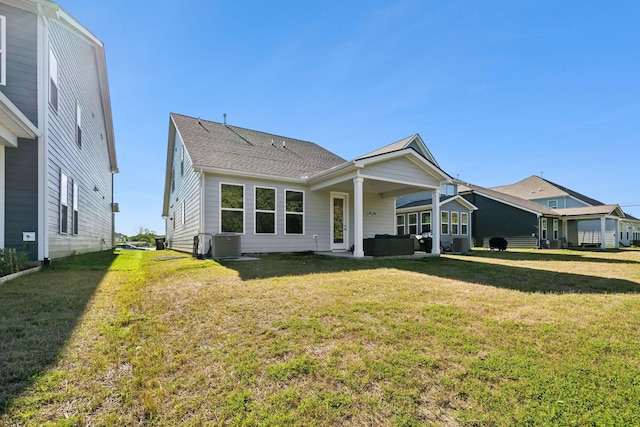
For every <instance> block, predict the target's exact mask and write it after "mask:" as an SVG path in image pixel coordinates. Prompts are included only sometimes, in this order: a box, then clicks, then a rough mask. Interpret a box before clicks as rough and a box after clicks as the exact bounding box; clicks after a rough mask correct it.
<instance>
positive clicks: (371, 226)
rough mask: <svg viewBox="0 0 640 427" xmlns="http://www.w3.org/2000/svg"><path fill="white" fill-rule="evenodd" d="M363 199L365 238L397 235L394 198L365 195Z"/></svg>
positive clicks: (372, 194) (371, 194)
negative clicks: (377, 235) (379, 235)
mask: <svg viewBox="0 0 640 427" xmlns="http://www.w3.org/2000/svg"><path fill="white" fill-rule="evenodd" d="M363 199H364V200H363V203H364V207H363V224H362V228H363V233H362V235H363V237H364V238H365V239H366V238H368V237H374V236H375V235H376V234H396V232H395V222H394V221H395V200H394V198H393V197H386V198H382V197H380V195H379V194H374V193H365V194H364V197H363ZM352 241H353V240H352Z"/></svg>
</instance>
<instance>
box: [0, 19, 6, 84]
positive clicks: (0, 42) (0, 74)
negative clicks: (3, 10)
mask: <svg viewBox="0 0 640 427" xmlns="http://www.w3.org/2000/svg"><path fill="white" fill-rule="evenodd" d="M6 84H7V18H6V17H5V16H2V15H0V85H2V86H5V85H6Z"/></svg>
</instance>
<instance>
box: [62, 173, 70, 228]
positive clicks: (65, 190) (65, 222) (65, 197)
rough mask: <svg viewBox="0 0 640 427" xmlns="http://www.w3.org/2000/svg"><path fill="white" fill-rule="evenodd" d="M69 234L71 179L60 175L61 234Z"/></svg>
mask: <svg viewBox="0 0 640 427" xmlns="http://www.w3.org/2000/svg"><path fill="white" fill-rule="evenodd" d="M68 232H69V178H68V177H67V175H65V174H64V173H62V172H61V173H60V233H64V234H66V233H68Z"/></svg>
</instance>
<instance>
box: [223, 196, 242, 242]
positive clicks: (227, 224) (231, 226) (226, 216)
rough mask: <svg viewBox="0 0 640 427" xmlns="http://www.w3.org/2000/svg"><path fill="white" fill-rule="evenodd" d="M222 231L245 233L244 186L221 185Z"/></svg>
mask: <svg viewBox="0 0 640 427" xmlns="http://www.w3.org/2000/svg"><path fill="white" fill-rule="evenodd" d="M220 231H221V232H223V233H244V185H237V184H220Z"/></svg>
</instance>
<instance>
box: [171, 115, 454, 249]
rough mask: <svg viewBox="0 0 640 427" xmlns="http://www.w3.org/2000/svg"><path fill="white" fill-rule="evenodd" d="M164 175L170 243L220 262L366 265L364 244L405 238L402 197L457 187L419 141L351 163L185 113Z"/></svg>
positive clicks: (175, 127)
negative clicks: (339, 256)
mask: <svg viewBox="0 0 640 427" xmlns="http://www.w3.org/2000/svg"><path fill="white" fill-rule="evenodd" d="M165 177H166V178H165V193H164V205H163V213H162V215H163V217H164V218H165V219H166V236H167V244H168V245H169V247H171V248H173V249H177V250H181V251H185V252H191V251H195V252H196V253H197V254H199V255H211V256H220V255H226V254H228V252H227V249H229V248H237V249H238V250H240V251H241V252H242V253H259V252H289V251H321V252H322V251H345V252H346V251H352V252H353V256H354V257H363V256H365V251H364V244H363V241H364V239H366V238H375V236H376V235H381V234H395V233H396V226H395V209H396V205H395V200H396V198H397V197H399V196H402V195H405V194H411V193H417V192H428V193H431V194H432V195H433V198H434V200H437V201H439V200H440V189H441V186H442V185H443V184H447V183H449V184H450V183H452V182H453V180H452V178H451V177H450V176H449V175H448V174H446V173H445V172H444V171H442V169H440V167H439V166H438V164H437V162H436V161H435V159H434V158H433V156H432V155H431V153H430V152H429V150H428V149H427V147H426V146H425V144H424V142H423V141H422V139H421V138H420V136H419V135H413V136H410V137H407V138H404V139H402V140H400V141H397V142H394V143H392V144H389V145H387V146H385V147H382V148H380V149H377V150H375V151H372V152H370V153H368V154H365V155H363V156H360V157H358V158H356V159H354V160H351V161H346V160H345V159H343V158H341V157H339V156H338V155H336V154H334V153H331V152H330V151H328V150H326V149H324V148H322V147H320V146H318V145H317V144H314V143H312V142H308V141H302V140H299V139H295V138H288V137H283V136H279V135H274V134H270V133H265V132H259V131H254V130H250V129H245V128H240V127H237V126H231V125H228V124H226V123H217V122H211V121H206V120H201V119H197V118H194V117H187V116H183V115H179V114H171V115H170V120H169V139H168V151H167V164H166V175H165ZM439 206H440V204H439V203H435V204H434V206H433V207H432V211H433V215H434V224H435V226H434V227H435V230H434V236H433V238H434V241H436V242H439V230H440V227H439V222H438V221H437V219H438V218H440V208H439ZM432 252H433V253H439V245H435V246H434V248H433V251H432Z"/></svg>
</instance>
